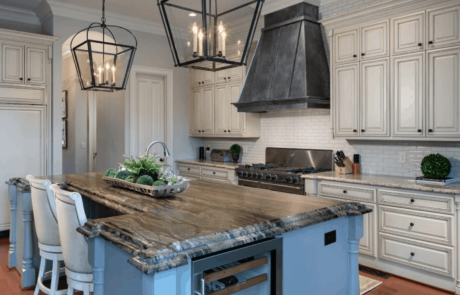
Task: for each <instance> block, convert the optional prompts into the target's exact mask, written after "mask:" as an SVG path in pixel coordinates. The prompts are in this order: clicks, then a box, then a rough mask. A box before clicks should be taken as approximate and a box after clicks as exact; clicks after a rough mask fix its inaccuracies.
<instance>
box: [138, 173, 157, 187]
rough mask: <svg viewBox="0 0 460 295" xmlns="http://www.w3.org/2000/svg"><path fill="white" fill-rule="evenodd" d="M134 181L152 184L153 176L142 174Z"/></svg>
mask: <svg viewBox="0 0 460 295" xmlns="http://www.w3.org/2000/svg"><path fill="white" fill-rule="evenodd" d="M136 183H137V184H142V185H153V178H152V177H151V176H148V175H142V176H141V177H139V178H138V179H137V181H136Z"/></svg>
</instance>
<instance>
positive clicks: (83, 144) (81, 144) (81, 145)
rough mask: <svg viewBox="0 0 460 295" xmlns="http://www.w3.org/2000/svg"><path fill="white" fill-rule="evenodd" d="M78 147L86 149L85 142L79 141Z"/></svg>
mask: <svg viewBox="0 0 460 295" xmlns="http://www.w3.org/2000/svg"><path fill="white" fill-rule="evenodd" d="M80 147H81V148H82V149H86V142H84V141H82V142H81V143H80Z"/></svg>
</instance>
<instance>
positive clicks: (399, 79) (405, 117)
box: [392, 53, 426, 137]
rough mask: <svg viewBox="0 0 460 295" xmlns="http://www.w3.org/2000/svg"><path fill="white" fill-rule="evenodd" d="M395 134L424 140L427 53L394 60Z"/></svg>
mask: <svg viewBox="0 0 460 295" xmlns="http://www.w3.org/2000/svg"><path fill="white" fill-rule="evenodd" d="M392 78H393V85H392V91H393V116H394V118H393V122H394V124H393V135H394V136H402V137H408V136H409V137H424V136H425V131H426V130H425V128H424V117H425V116H424V106H425V95H424V94H425V91H424V89H425V83H424V82H425V54H424V53H416V54H411V55H404V56H399V57H394V58H393V59H392Z"/></svg>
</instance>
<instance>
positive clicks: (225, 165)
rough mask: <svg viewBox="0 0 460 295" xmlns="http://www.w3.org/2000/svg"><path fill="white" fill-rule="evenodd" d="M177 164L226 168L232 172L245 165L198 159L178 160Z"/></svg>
mask: <svg viewBox="0 0 460 295" xmlns="http://www.w3.org/2000/svg"><path fill="white" fill-rule="evenodd" d="M176 163H182V164H193V165H201V166H209V167H215V168H224V169H230V170H235V169H236V168H238V166H239V165H243V163H233V162H215V161H206V160H198V159H190V160H176Z"/></svg>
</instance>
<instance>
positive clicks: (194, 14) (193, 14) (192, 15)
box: [188, 12, 196, 17]
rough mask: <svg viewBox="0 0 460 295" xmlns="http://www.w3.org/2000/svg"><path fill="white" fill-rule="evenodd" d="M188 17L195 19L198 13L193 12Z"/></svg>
mask: <svg viewBox="0 0 460 295" xmlns="http://www.w3.org/2000/svg"><path fill="white" fill-rule="evenodd" d="M188 16H191V17H195V16H196V13H194V12H191V13H190V14H189V15H188Z"/></svg>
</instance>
